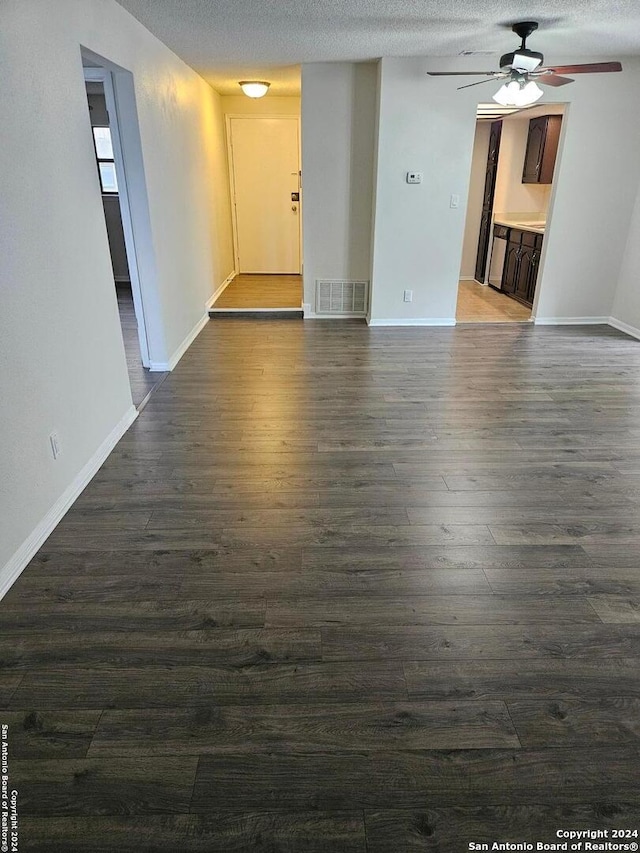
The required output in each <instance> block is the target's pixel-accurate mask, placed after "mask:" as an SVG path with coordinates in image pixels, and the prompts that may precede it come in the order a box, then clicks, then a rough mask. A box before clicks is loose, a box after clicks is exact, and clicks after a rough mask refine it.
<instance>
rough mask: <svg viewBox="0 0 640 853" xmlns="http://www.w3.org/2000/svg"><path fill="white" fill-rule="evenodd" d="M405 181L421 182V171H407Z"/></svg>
mask: <svg viewBox="0 0 640 853" xmlns="http://www.w3.org/2000/svg"><path fill="white" fill-rule="evenodd" d="M407 183H408V184H421V183H422V172H407Z"/></svg>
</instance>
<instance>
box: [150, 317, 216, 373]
mask: <svg viewBox="0 0 640 853" xmlns="http://www.w3.org/2000/svg"><path fill="white" fill-rule="evenodd" d="M208 322H209V312H208V311H207V313H206V314H204V316H202V317H201V318H200V319H199V320H198V322H197V323H196V324H195V326H194V327H193V329H191V331H190V332H189V334H188V335H187V337H186V338H185V339H184V340H183V341H182V343H181V344H180V346H179V347H178V349H177V350H176V351H175V352H174V354H173V355H172V356H171V358H170V359H169V361H150V362H149V370H150V371H151V372H152V373H170V372H171V371H172V370H174V369H175V367H176V365H177V364H178V362H179V361H180V359H181V358H182V356H183V355H184V354H185V352H186V351H187V350H188V349H189V347H190V346H191V344H192V343H193V342H194V341H195V339H196V338H197V337H198V335H199V334H200V332H201V331H202V330H203V329H204V327H205V326H206V325H207V323H208Z"/></svg>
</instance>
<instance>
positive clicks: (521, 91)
mask: <svg viewBox="0 0 640 853" xmlns="http://www.w3.org/2000/svg"><path fill="white" fill-rule="evenodd" d="M543 95H544V92H543V91H542V89H541V88H540V86H538V85H537V84H536V83H534V81H533V80H529V82H527V81H526V79H525V78H524V77H520V76H517V77H515V78H514V79H512V80H511V81H510V82H509V83H505V85H504V86H501V87H500V89H498V91H497V92H496V93H495V95H494V96H493V100H494V101H495V102H496V103H497V104H501V105H502V106H503V107H526V106H528V105H529V104H534V103H535V102H536V101H537V100H538V99H539V98H541V97H542V96H543Z"/></svg>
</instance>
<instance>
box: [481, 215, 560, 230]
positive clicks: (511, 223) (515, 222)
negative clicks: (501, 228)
mask: <svg viewBox="0 0 640 853" xmlns="http://www.w3.org/2000/svg"><path fill="white" fill-rule="evenodd" d="M493 222H494V225H506V226H507V228H517V229H518V230H519V231H533V232H534V233H535V234H544V229H545V228H546V225H547V223H546V222H542V220H540V219H534V220H533V221H530V222H527V221H526V220H523V219H516V218H511V217H508V216H499V217H496V218H495V219H494V220H493Z"/></svg>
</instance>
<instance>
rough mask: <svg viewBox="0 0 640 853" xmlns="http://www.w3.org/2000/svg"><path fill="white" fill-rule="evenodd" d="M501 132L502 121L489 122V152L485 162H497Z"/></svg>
mask: <svg viewBox="0 0 640 853" xmlns="http://www.w3.org/2000/svg"><path fill="white" fill-rule="evenodd" d="M501 133H502V121H494V122H493V123H492V124H491V132H490V134H489V153H488V156H487V163H494V164H496V165H497V163H498V153H499V151H500V135H501Z"/></svg>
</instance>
